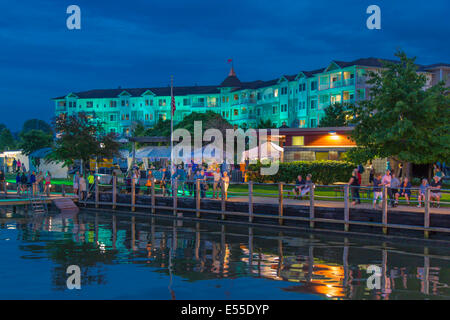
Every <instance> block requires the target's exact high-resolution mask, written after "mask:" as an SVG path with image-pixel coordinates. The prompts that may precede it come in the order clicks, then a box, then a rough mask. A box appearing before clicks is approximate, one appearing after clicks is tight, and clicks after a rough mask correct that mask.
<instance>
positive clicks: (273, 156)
mask: <svg viewBox="0 0 450 320" xmlns="http://www.w3.org/2000/svg"><path fill="white" fill-rule="evenodd" d="M283 151H284V149H283V148H282V147H280V146H279V145H277V144H275V143H273V142H271V141H266V142H264V143H263V144H261V145H260V146H256V147H255V148H253V149H250V150H247V151H244V152H242V157H241V162H244V161H245V160H247V159H248V160H260V161H262V160H266V159H268V160H271V161H273V160H280V159H281V157H282V154H283Z"/></svg>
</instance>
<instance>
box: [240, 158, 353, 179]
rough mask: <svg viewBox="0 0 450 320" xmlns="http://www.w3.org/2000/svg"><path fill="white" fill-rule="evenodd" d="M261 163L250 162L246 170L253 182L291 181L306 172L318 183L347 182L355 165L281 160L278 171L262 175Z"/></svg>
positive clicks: (303, 175) (304, 175)
mask: <svg viewBox="0 0 450 320" xmlns="http://www.w3.org/2000/svg"><path fill="white" fill-rule="evenodd" d="M261 166H262V164H261V163H257V164H251V165H250V166H249V170H248V179H249V180H251V181H255V182H260V183H262V182H285V183H293V182H294V181H295V180H296V178H297V176H298V175H299V174H300V175H302V177H303V179H306V175H307V174H311V175H312V180H313V181H314V182H315V183H318V184H324V185H329V184H331V183H333V182H347V181H348V180H349V179H350V177H351V175H352V170H353V169H355V165H354V164H352V163H349V162H345V161H331V160H327V161H295V162H281V163H280V167H279V169H278V172H277V173H276V174H275V175H271V176H262V175H261V174H260V168H261Z"/></svg>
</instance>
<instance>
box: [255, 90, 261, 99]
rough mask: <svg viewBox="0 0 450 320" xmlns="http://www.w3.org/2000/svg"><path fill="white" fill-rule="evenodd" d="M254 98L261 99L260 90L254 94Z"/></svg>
mask: <svg viewBox="0 0 450 320" xmlns="http://www.w3.org/2000/svg"><path fill="white" fill-rule="evenodd" d="M256 99H258V100H261V93H260V92H258V93H257V94H256Z"/></svg>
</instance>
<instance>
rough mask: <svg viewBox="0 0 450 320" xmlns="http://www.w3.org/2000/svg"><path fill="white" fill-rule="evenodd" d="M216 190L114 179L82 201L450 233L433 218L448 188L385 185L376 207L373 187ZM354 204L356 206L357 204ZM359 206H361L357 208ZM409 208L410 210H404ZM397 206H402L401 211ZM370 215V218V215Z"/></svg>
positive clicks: (448, 209)
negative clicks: (406, 217) (374, 217)
mask: <svg viewBox="0 0 450 320" xmlns="http://www.w3.org/2000/svg"><path fill="white" fill-rule="evenodd" d="M214 185H215V184H214V182H213V181H212V180H206V181H202V180H196V181H187V180H186V181H185V180H183V181H179V180H177V179H174V180H171V181H170V180H167V181H161V180H159V181H157V180H153V182H152V183H151V185H147V186H146V185H141V184H136V181H135V180H134V179H132V180H130V182H129V183H128V184H124V183H118V181H117V179H113V183H112V184H111V185H100V184H98V182H96V187H95V188H94V192H93V194H91V195H87V196H86V197H85V198H80V203H82V204H85V205H93V206H95V207H100V206H102V207H104V206H105V205H106V206H111V208H113V209H116V208H118V207H126V208H130V210H131V211H136V208H140V209H150V212H151V214H155V213H156V211H157V210H165V211H170V212H173V216H175V217H177V216H181V215H182V212H192V213H195V218H199V219H200V218H201V217H202V214H203V213H207V214H213V215H217V218H218V219H222V220H225V219H227V217H231V216H240V217H245V218H246V220H247V221H248V223H253V222H254V220H255V219H256V218H264V219H273V220H274V221H277V224H279V225H284V224H285V222H287V221H302V222H306V223H307V224H309V227H310V228H315V226H316V224H317V223H332V224H337V225H342V226H343V230H344V231H347V232H349V231H351V227H352V226H366V227H376V228H381V229H382V232H383V233H384V234H387V233H388V230H389V229H405V230H416V231H422V232H423V235H424V237H425V238H428V237H429V235H430V233H432V232H442V233H450V225H448V226H447V225H444V226H439V225H436V224H434V225H431V223H430V221H431V214H433V215H439V214H442V215H445V214H450V202H449V201H442V195H443V194H450V190H449V189H439V190H435V189H433V188H427V189H426V191H425V194H423V195H422V194H421V191H420V188H407V189H406V188H405V189H404V188H402V190H403V191H406V194H408V195H409V197H408V198H405V197H404V195H402V194H401V193H399V195H400V196H401V197H398V198H397V199H396V196H395V194H393V193H392V189H389V188H388V187H385V186H382V187H379V188H380V189H379V190H380V191H377V192H379V194H377V195H381V199H377V200H378V201H377V204H376V206H375V207H374V206H373V201H374V187H372V186H359V187H353V186H350V185H348V184H340V185H319V184H313V183H311V184H306V185H303V187H302V188H301V190H299V189H298V186H296V185H294V184H287V183H272V184H268V183H255V182H252V181H250V182H246V183H233V182H231V183H229V187H228V190H226V187H225V184H224V183H219V184H216V185H215V189H214ZM399 189H400V188H399ZM297 190H299V192H297ZM375 190H376V189H375ZM226 191H227V192H226ZM355 191H358V192H355ZM398 191H400V190H398ZM435 192H438V193H440V194H441V199H440V200H441V201H440V203H439V205H440V206H441V208H440V209H434V208H433V207H432V204H434V203H436V202H437V201H436V199H435V197H432V195H434V193H435ZM101 194H111V197H110V198H109V199H110V200H111V201H101V199H100V198H101V197H100V195H101ZM121 194H128V195H129V199H130V200H129V201H128V202H123V201H119V195H121ZM138 196H139V197H144V198H145V197H147V198H148V199H149V200H150V201H148V202H147V203H145V204H142V203H137V201H136V199H137V197H138ZM213 196H214V198H213ZM419 196H420V201H419V198H418V197H419ZM161 198H166V199H170V201H169V202H165V205H161V204H157V201H156V200H157V199H161ZM183 198H191V199H193V200H194V201H193V203H194V206H188V207H182V206H180V204H181V205H182V204H183V202H181V201H180V200H181V199H183ZM205 200H210V201H215V202H218V203H220V210H217V209H211V206H210V205H208V204H207V203H206V202H205ZM353 201H355V202H356V203H357V204H356V205H355V204H354V203H352V202H353ZM141 202H142V201H141ZM358 202H360V203H361V204H358ZM419 202H420V203H421V204H423V207H422V206H421V207H420V208H418V207H417V205H418V204H419ZM235 203H241V204H246V207H247V208H248V210H245V211H244V210H235V209H233V210H227V207H228V206H229V204H235ZM407 203H409V205H410V207H407V206H405V204H407ZM264 205H270V206H272V207H273V206H276V207H277V212H276V214H274V213H267V212H261V211H257V210H255V207H258V208H259V210H261V206H264ZM398 205H400V206H401V207H397V206H398ZM216 207H217V205H216ZM287 207H290V212H289V213H290V214H289V215H286V214H285V212H286V208H287ZM292 207H297V208H299V212H300V210H301V211H302V212H303V213H305V212H307V214H306V215H305V214H302V215H293V214H292ZM327 208H328V209H330V210H331V209H339V210H341V211H342V212H343V215H339V216H342V218H329V217H324V216H323V214H319V215H317V213H318V210H319V209H321V210H322V211H323V210H327ZM359 209H364V211H365V212H369V211H372V212H376V213H378V214H381V219H380V221H368V219H353V218H352V216H351V212H352V211H354V210H355V211H358V210H359ZM393 212H397V213H398V212H400V213H402V212H404V213H405V214H408V213H410V212H412V213H415V214H421V215H423V219H422V220H423V221H422V223H420V224H417V223H416V224H408V223H403V222H402V221H398V222H390V221H389V220H390V219H389V218H390V213H393ZM370 214H371V213H367V215H368V216H370ZM359 216H360V215H359ZM369 220H370V219H369ZM397 220H398V219H397ZM400 220H401V219H400ZM416 222H417V221H416Z"/></svg>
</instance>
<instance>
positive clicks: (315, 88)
mask: <svg viewBox="0 0 450 320" xmlns="http://www.w3.org/2000/svg"><path fill="white" fill-rule="evenodd" d="M314 90H317V81H311V91H314Z"/></svg>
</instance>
